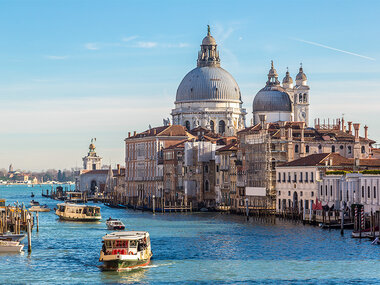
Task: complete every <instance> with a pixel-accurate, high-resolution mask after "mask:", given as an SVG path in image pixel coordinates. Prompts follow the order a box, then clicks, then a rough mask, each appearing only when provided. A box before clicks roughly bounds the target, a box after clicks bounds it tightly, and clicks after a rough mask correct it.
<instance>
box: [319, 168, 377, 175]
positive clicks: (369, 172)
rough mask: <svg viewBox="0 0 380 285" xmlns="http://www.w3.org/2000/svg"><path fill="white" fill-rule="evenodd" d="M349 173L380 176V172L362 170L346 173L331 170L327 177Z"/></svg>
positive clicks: (344, 171)
mask: <svg viewBox="0 0 380 285" xmlns="http://www.w3.org/2000/svg"><path fill="white" fill-rule="evenodd" d="M348 173H362V174H377V175H378V174H380V170H376V169H372V170H362V171H346V170H331V171H326V175H345V174H348Z"/></svg>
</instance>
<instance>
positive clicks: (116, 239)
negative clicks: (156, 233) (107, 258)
mask: <svg viewBox="0 0 380 285" xmlns="http://www.w3.org/2000/svg"><path fill="white" fill-rule="evenodd" d="M127 233H131V232H127ZM132 233H133V234H126V233H120V234H119V233H111V234H108V235H106V236H105V237H103V239H104V240H103V243H104V244H103V248H102V250H103V252H104V254H105V255H110V254H113V255H114V254H123V255H126V254H128V255H136V254H137V253H138V252H141V251H144V250H145V249H146V248H148V247H150V237H149V234H147V233H145V232H132Z"/></svg>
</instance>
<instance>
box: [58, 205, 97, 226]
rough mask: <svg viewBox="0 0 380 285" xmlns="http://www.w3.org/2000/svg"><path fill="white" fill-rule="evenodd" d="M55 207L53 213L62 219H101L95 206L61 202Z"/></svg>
mask: <svg viewBox="0 0 380 285" xmlns="http://www.w3.org/2000/svg"><path fill="white" fill-rule="evenodd" d="M57 207H58V209H57V210H56V211H55V214H56V215H57V216H58V217H59V218H60V219H62V220H69V221H82V222H94V221H99V220H101V219H102V216H101V215H100V207H97V206H88V205H79V204H70V203H61V204H58V205H57Z"/></svg>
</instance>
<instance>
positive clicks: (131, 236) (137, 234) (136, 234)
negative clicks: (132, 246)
mask: <svg viewBox="0 0 380 285" xmlns="http://www.w3.org/2000/svg"><path fill="white" fill-rule="evenodd" d="M147 236H149V233H148V232H143V231H125V232H113V233H110V234H107V235H105V236H104V237H103V240H139V239H142V238H145V237H147Z"/></svg>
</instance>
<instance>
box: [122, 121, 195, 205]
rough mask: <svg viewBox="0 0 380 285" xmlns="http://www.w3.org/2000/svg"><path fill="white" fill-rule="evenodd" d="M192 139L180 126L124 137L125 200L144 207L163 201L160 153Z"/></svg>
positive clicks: (154, 129) (162, 173)
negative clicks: (156, 199)
mask: <svg viewBox="0 0 380 285" xmlns="http://www.w3.org/2000/svg"><path fill="white" fill-rule="evenodd" d="M192 137H193V136H192V135H191V134H190V133H189V132H187V130H186V128H185V127H184V126H178V125H169V126H162V127H156V128H151V129H149V130H146V131H144V132H142V133H136V132H134V134H133V135H131V134H130V133H129V134H128V138H126V139H125V195H126V197H125V199H126V201H127V203H128V204H130V205H134V206H139V207H140V206H141V207H145V206H148V205H150V204H151V203H152V198H153V196H155V197H158V198H163V197H164V192H163V191H164V184H163V182H164V172H163V170H164V158H163V153H164V149H165V148H168V147H169V146H171V145H175V144H178V143H179V142H182V141H184V140H186V139H188V138H192Z"/></svg>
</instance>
